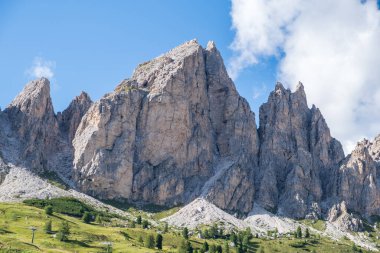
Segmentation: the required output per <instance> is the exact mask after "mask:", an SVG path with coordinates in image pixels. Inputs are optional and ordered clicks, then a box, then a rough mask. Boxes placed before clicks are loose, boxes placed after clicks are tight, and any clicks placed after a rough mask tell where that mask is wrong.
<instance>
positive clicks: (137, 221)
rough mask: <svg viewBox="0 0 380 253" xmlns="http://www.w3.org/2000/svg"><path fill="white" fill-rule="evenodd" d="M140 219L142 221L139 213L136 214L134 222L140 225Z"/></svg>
mask: <svg viewBox="0 0 380 253" xmlns="http://www.w3.org/2000/svg"><path fill="white" fill-rule="evenodd" d="M141 221H142V219H141V215H139V216H137V220H136V223H137V224H139V225H140V224H141Z"/></svg>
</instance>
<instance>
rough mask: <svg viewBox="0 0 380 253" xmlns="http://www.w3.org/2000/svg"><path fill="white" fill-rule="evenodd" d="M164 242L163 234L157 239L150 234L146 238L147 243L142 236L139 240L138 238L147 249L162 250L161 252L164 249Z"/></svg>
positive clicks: (158, 235) (157, 236)
mask: <svg viewBox="0 0 380 253" xmlns="http://www.w3.org/2000/svg"><path fill="white" fill-rule="evenodd" d="M163 240H164V238H163V236H162V235H161V234H157V235H156V238H154V236H153V234H149V235H148V236H147V237H146V238H145V241H144V240H143V239H142V237H141V236H139V238H138V241H139V242H140V243H141V244H144V246H145V247H147V248H149V249H154V248H155V247H156V248H157V249H160V250H161V249H162V242H163Z"/></svg>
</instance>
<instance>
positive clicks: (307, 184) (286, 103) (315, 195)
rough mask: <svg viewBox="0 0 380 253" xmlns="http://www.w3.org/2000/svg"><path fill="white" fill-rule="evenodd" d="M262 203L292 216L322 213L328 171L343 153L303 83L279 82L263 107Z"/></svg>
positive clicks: (261, 139) (260, 192) (259, 188)
mask: <svg viewBox="0 0 380 253" xmlns="http://www.w3.org/2000/svg"><path fill="white" fill-rule="evenodd" d="M259 138H260V154H259V163H260V166H259V173H258V174H259V175H258V177H257V178H256V179H257V180H256V187H257V188H258V195H257V200H258V202H259V203H260V204H261V205H262V206H264V207H265V208H267V209H269V210H273V211H276V210H278V212H279V213H281V214H285V215H288V216H292V217H297V218H303V217H305V216H309V217H318V216H320V214H321V210H320V206H319V203H320V202H321V200H322V197H323V193H326V194H327V193H328V191H329V187H328V186H329V185H328V183H327V181H328V180H329V179H328V175H329V174H330V173H331V172H330V171H332V169H333V167H334V166H336V165H337V164H338V162H339V161H340V160H342V159H343V158H344V154H343V149H342V147H341V145H340V143H339V142H338V141H336V140H335V139H333V138H332V137H331V136H330V131H329V128H328V127H327V125H326V122H325V120H324V118H323V117H322V115H321V113H320V111H319V110H318V109H317V108H315V107H314V106H313V107H312V108H311V109H309V108H308V106H307V102H306V95H305V92H304V88H303V85H302V84H301V83H300V84H299V85H298V87H297V89H296V91H295V92H294V93H291V92H290V90H286V89H285V88H284V87H283V86H282V84H281V83H278V84H277V85H276V88H275V90H274V91H273V92H272V93H271V94H270V96H269V99H268V102H267V103H265V104H263V105H262V106H261V107H260V128H259Z"/></svg>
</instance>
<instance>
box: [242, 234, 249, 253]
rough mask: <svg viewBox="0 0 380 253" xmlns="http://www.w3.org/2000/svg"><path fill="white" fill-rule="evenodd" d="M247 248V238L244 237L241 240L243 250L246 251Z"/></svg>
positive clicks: (246, 236)
mask: <svg viewBox="0 0 380 253" xmlns="http://www.w3.org/2000/svg"><path fill="white" fill-rule="evenodd" d="M248 246H249V236H248V235H245V236H244V238H243V250H244V251H247V249H248Z"/></svg>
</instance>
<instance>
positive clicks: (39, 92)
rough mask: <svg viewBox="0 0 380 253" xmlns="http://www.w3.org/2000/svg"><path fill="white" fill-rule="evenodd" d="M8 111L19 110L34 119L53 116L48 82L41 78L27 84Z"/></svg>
mask: <svg viewBox="0 0 380 253" xmlns="http://www.w3.org/2000/svg"><path fill="white" fill-rule="evenodd" d="M8 110H19V111H20V112H22V113H25V114H28V115H30V116H32V117H34V118H42V117H44V116H46V115H47V114H48V115H52V114H54V110H53V105H52V102H51V98H50V82H49V80H48V79H46V78H44V77H42V78H40V79H37V80H33V81H31V82H29V83H28V84H27V85H26V86H25V87H24V89H23V90H22V91H21V93H20V94H19V95H18V96H16V98H15V99H14V100H13V101H12V103H11V104H10V105H9V106H8Z"/></svg>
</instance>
